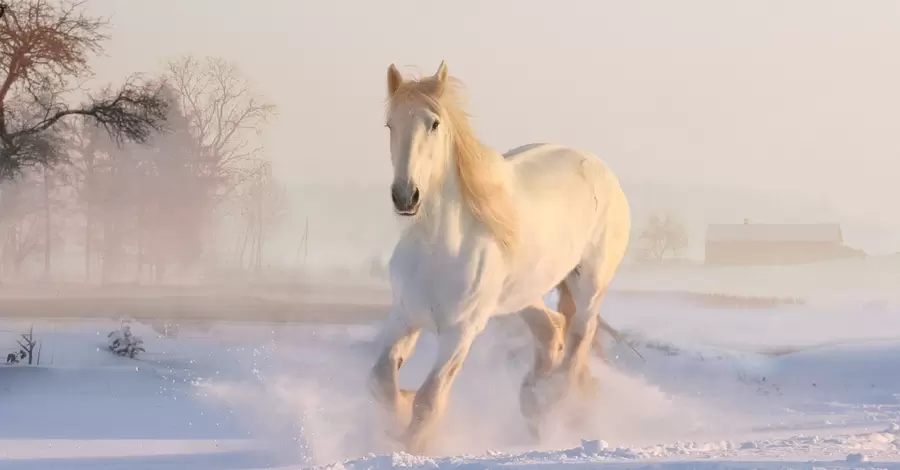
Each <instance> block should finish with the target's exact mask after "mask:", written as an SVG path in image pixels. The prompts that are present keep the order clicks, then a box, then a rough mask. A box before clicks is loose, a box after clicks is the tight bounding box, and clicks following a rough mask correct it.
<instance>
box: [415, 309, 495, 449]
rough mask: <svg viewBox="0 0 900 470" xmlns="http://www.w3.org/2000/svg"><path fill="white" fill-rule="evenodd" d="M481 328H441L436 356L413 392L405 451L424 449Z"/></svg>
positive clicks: (468, 326) (467, 325)
mask: <svg viewBox="0 0 900 470" xmlns="http://www.w3.org/2000/svg"><path fill="white" fill-rule="evenodd" d="M480 330H481V329H480V328H477V327H476V326H474V325H469V324H459V325H455V326H452V327H450V328H447V329H444V330H442V331H441V332H440V336H439V337H438V342H439V343H438V353H437V359H436V360H435V364H434V366H433V367H432V369H431V372H430V373H429V374H428V377H427V378H426V379H425V382H424V383H423V384H422V386H421V387H419V390H418V392H416V397H415V400H414V401H413V415H412V420H411V421H410V423H409V428H407V430H406V433H405V434H404V439H403V441H404V443H405V444H406V448H407V451H408V452H410V453H424V452H425V451H426V448H427V446H428V444H429V441H430V438H431V436H432V434H433V431H434V427H435V425H436V424H437V423H438V422H439V421H440V418H441V417H442V416H443V414H444V411H445V410H446V407H447V397H448V395H449V393H450V388H451V387H452V385H453V381H454V379H456V376H457V374H458V373H459V369H460V368H461V367H462V365H463V362H465V360H466V356H468V354H469V348H470V347H471V346H472V342H473V341H474V340H475V337H476V336H477V335H478V333H479V332H480Z"/></svg>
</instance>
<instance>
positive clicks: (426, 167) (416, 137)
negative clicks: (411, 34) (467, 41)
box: [385, 62, 451, 216]
mask: <svg viewBox="0 0 900 470" xmlns="http://www.w3.org/2000/svg"><path fill="white" fill-rule="evenodd" d="M446 84H447V66H446V65H445V64H444V62H441V65H440V67H439V68H438V71H437V73H435V74H434V75H432V76H430V77H426V78H422V79H419V80H404V79H403V76H402V75H401V74H400V72H399V71H398V70H397V67H395V66H394V64H391V66H390V67H388V74H387V85H388V110H387V120H386V121H387V122H386V124H385V125H386V127H387V128H388V129H390V133H391V162H392V164H393V166H394V181H393V183H392V184H391V199H392V200H393V202H394V210H396V211H397V213H398V214H400V215H403V216H414V215H416V214H417V213H418V212H419V208H420V207H421V205H422V201H423V200H425V199H426V198H427V197H428V196H429V194H430V192H431V191H434V190H435V188H437V187H438V186H439V185H440V182H441V181H442V180H443V177H444V175H445V172H446V170H447V167H448V161H449V157H450V150H451V126H450V125H447V124H449V121H450V116H449V115H448V112H447V111H446V107H444V106H443V105H442V103H441V102H442V98H443V96H444V92H445V91H446V89H447V86H446Z"/></svg>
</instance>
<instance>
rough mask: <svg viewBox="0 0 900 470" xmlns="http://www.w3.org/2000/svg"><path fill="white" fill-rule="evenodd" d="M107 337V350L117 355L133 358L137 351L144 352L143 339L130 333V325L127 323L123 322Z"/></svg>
mask: <svg viewBox="0 0 900 470" xmlns="http://www.w3.org/2000/svg"><path fill="white" fill-rule="evenodd" d="M107 337H108V338H109V350H110V351H112V352H113V353H115V354H118V355H119V356H128V357H130V358H132V359H134V356H136V355H137V353H138V352H144V346H143V344H144V340H142V339H141V338H139V337H137V336H135V335H133V334H131V325H129V324H127V323H123V324H122V326H121V327H120V328H119V329H118V330H113V331H111V332H110V333H109V335H107Z"/></svg>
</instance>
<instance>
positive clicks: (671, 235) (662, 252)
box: [638, 213, 688, 262]
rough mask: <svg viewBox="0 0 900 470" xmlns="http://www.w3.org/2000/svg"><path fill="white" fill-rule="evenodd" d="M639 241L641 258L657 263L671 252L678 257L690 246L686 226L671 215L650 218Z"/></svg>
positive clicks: (658, 215) (657, 215)
mask: <svg viewBox="0 0 900 470" xmlns="http://www.w3.org/2000/svg"><path fill="white" fill-rule="evenodd" d="M638 239H639V242H640V245H639V248H640V250H641V252H640V254H641V257H642V258H643V259H648V260H653V261H656V262H660V261H662V260H663V258H665V256H666V254H667V253H670V252H671V253H672V254H673V255H678V254H680V253H681V252H682V251H683V250H684V249H686V248H687V246H688V237H687V230H686V229H685V227H684V224H683V223H682V222H681V221H680V220H679V219H678V218H676V217H675V216H674V215H673V214H671V213H666V214H654V215H652V216H650V218H649V220H648V221H647V225H646V226H645V227H644V229H643V230H642V231H641V232H640V235H639V236H638Z"/></svg>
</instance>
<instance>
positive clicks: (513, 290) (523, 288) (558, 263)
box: [497, 253, 578, 315]
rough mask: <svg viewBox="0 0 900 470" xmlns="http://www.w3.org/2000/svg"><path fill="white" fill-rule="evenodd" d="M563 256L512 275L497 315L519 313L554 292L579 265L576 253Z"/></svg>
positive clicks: (506, 285)
mask: <svg viewBox="0 0 900 470" xmlns="http://www.w3.org/2000/svg"><path fill="white" fill-rule="evenodd" d="M561 255H562V256H560V257H559V258H557V259H555V260H552V262H548V261H545V262H535V263H531V264H529V266H530V268H529V269H526V270H523V271H522V272H521V273H511V275H510V276H509V277H508V278H507V281H506V284H505V286H504V290H503V294H502V295H501V297H500V302H499V305H498V309H497V310H498V311H497V314H498V315H504V314H510V313H515V312H518V311H519V310H522V309H523V308H525V307H528V306H531V305H534V304H535V303H536V302H539V301H541V299H542V298H543V296H544V295H546V294H547V293H548V292H550V291H551V290H553V289H554V288H555V287H556V286H557V284H559V282H560V281H562V280H563V279H564V278H565V277H566V276H567V275H568V274H569V273H570V272H571V271H572V269H573V268H574V267H575V265H576V264H577V263H578V261H577V260H578V256H577V255H576V254H574V253H572V254H568V253H567V254H561Z"/></svg>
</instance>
